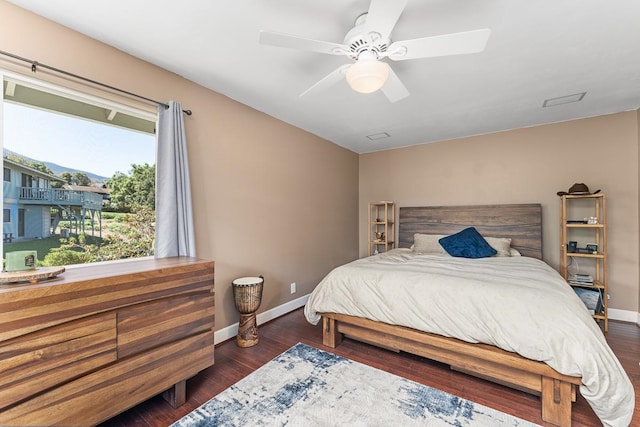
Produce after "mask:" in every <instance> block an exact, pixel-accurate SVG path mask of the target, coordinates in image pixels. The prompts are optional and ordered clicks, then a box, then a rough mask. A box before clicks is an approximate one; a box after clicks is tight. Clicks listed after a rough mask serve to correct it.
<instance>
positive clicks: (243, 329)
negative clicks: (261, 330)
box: [236, 313, 259, 347]
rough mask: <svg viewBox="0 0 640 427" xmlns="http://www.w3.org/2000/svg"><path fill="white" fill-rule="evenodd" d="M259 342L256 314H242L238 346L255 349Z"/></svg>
mask: <svg viewBox="0 0 640 427" xmlns="http://www.w3.org/2000/svg"><path fill="white" fill-rule="evenodd" d="M258 342H259V339H258V324H257V323H256V314H255V313H251V314H240V322H239V323H238V336H237V337H236V344H237V345H238V347H253V346H254V345H256V344H258Z"/></svg>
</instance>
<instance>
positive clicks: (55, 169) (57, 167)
mask: <svg viewBox="0 0 640 427" xmlns="http://www.w3.org/2000/svg"><path fill="white" fill-rule="evenodd" d="M2 151H3V157H5V156H8V155H9V154H13V155H14V156H18V157H22V158H23V159H25V160H26V161H28V162H38V163H42V164H44V165H45V166H46V167H48V168H49V169H51V170H52V171H53V174H54V175H56V176H59V175H60V174H61V173H62V172H70V173H74V172H80V173H84V174H86V175H87V176H88V177H89V179H90V180H91V181H92V182H95V183H99V184H104V183H105V181H106V180H108V179H110V178H111V177H106V176H100V175H96V174H95V173H91V172H87V171H83V170H80V169H73V168H69V167H66V166H60V165H59V164H57V163H52V162H45V161H43V160H37V159H33V158H31V157H27V156H24V155H22V154H20V153H16V152H15V151H11V150H8V149H6V148H3V149H2Z"/></svg>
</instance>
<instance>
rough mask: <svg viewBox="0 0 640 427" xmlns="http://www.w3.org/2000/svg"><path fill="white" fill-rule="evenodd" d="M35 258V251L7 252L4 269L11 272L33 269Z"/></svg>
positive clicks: (36, 255) (34, 267)
mask: <svg viewBox="0 0 640 427" xmlns="http://www.w3.org/2000/svg"><path fill="white" fill-rule="evenodd" d="M37 260H38V252H37V251H16V252H7V258H6V262H5V271H7V272H11V271H27V270H35V269H36V262H37Z"/></svg>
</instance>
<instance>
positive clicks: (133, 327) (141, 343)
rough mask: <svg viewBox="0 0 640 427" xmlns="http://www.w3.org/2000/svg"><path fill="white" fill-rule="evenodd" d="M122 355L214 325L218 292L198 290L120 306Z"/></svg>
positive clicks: (149, 347)
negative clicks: (215, 293) (123, 306)
mask: <svg viewBox="0 0 640 427" xmlns="http://www.w3.org/2000/svg"><path fill="white" fill-rule="evenodd" d="M117 327H118V358H119V359H122V358H124V357H127V356H130V355H132V354H137V353H141V352H143V351H146V350H149V349H152V348H155V347H158V346H161V345H164V344H168V343H172V342H175V341H178V340H181V339H183V338H186V337H190V336H194V335H197V334H200V333H202V332H212V331H213V327H214V294H213V293H212V292H198V293H194V294H188V295H181V296H176V297H171V298H165V299H162V300H158V301H153V302H149V303H145V304H138V305H136V306H133V307H129V308H124V309H120V310H118V326H117Z"/></svg>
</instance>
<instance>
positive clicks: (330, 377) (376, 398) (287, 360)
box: [172, 343, 537, 427]
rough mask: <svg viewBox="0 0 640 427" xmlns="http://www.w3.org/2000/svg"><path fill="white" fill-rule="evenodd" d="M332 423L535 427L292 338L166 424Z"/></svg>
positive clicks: (190, 426)
mask: <svg viewBox="0 0 640 427" xmlns="http://www.w3.org/2000/svg"><path fill="white" fill-rule="evenodd" d="M339 425H344V426H403V427H406V426H459V427H462V426H472V427H478V426H487V427H495V426H536V425H537V424H533V423H530V422H528V421H524V420H521V419H519V418H516V417H512V416H511V415H507V414H505V413H502V412H499V411H496V410H494V409H491V408H488V407H486V406H482V405H479V404H477V403H473V402H470V401H468V400H465V399H461V398H459V397H457V396H454V395H452V394H449V393H445V392H443V391H440V390H437V389H434V388H431V387H427V386H425V385H422V384H418V383H416V382H413V381H409V380H407V379H404V378H401V377H398V376H396V375H393V374H390V373H388V372H384V371H381V370H379V369H376V368H372V367H370V366H367V365H364V364H362V363H358V362H354V361H352V360H349V359H346V358H344V357H340V356H336V355H335V354H333V353H328V352H326V351H322V350H318V349H317V348H314V347H309V346H307V345H304V344H300V343H298V344H296V345H295V346H293V347H291V348H290V349H289V350H287V351H286V352H284V353H283V354H281V355H280V356H278V357H276V358H275V359H273V360H272V361H271V362H269V363H267V364H266V365H264V366H262V367H261V368H259V369H258V370H256V371H255V372H253V373H252V374H250V375H249V376H247V377H245V378H244V379H242V380H240V381H238V382H237V383H236V384H234V385H232V386H231V387H229V388H228V389H226V390H225V391H223V392H222V393H220V394H219V395H217V396H216V397H214V398H213V399H211V400H210V401H208V402H207V403H205V404H204V405H202V406H201V407H199V408H198V409H196V410H194V411H193V412H191V413H190V414H188V415H186V416H185V417H184V418H182V419H180V420H179V421H177V422H176V423H174V424H173V425H172V427H194V426H199V427H201V426H202V427H204V426H238V427H240V426H243V427H245V426H305V427H307V426H339Z"/></svg>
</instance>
